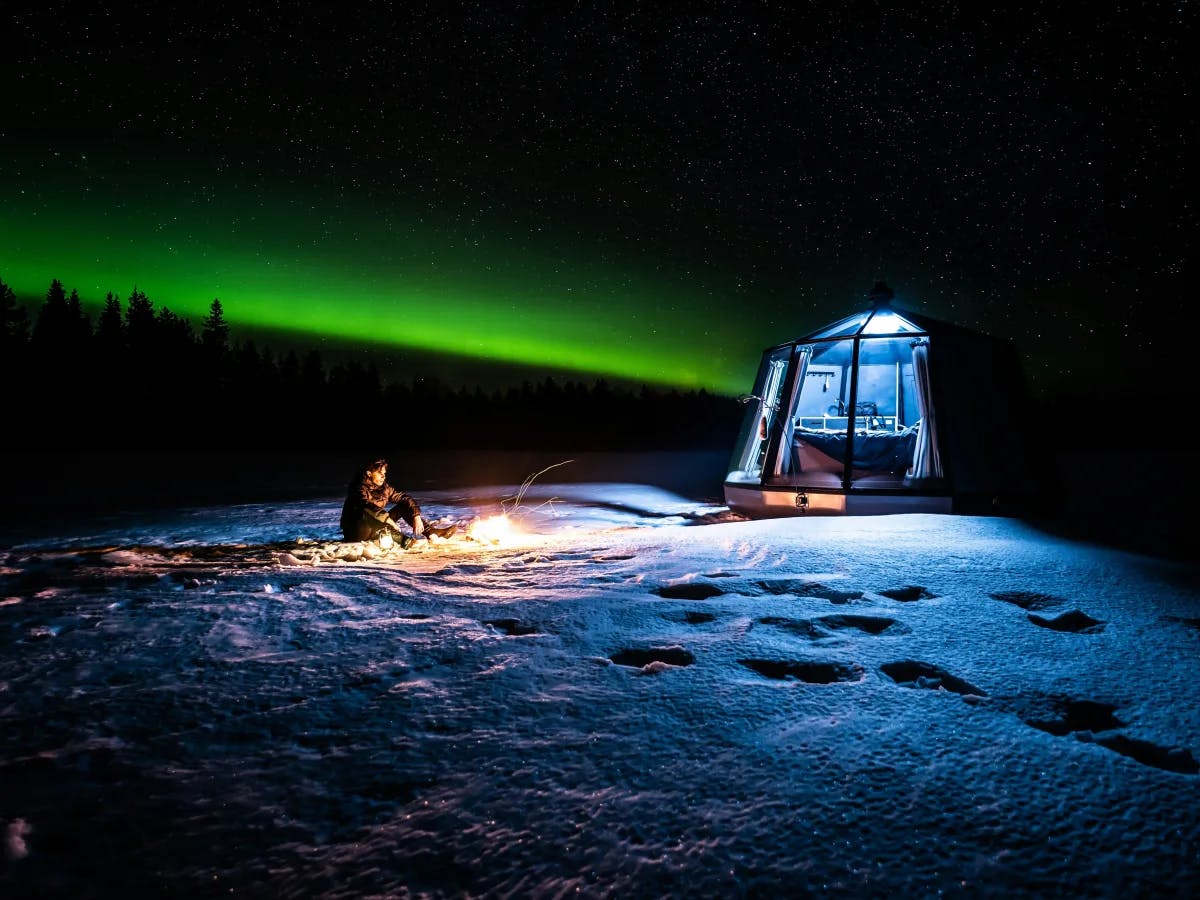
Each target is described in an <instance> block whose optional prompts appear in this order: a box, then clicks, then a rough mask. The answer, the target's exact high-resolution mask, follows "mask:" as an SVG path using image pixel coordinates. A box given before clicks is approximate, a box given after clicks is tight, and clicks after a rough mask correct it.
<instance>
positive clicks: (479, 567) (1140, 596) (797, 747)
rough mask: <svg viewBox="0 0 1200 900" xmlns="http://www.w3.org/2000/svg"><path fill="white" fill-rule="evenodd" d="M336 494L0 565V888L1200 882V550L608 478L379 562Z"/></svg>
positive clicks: (143, 528) (450, 889) (74, 539)
mask: <svg viewBox="0 0 1200 900" xmlns="http://www.w3.org/2000/svg"><path fill="white" fill-rule="evenodd" d="M544 477H546V478H547V479H550V478H552V477H553V473H547V475H546V476H544ZM518 495H519V496H518ZM340 499H341V498H340V496H327V497H324V498H317V499H313V498H308V499H293V500H287V501H284V502H278V503H259V502H255V503H241V504H239V503H230V504H224V503H223V504H220V505H214V506H189V507H176V508H173V509H159V510H150V511H147V510H142V511H140V512H137V513H129V514H124V515H118V514H102V513H99V512H97V513H94V514H91V515H88V516H77V517H72V518H71V519H70V521H68V522H64V523H63V524H62V526H60V527H58V529H57V531H56V533H54V534H53V536H51V535H50V534H47V533H46V532H45V531H44V530H43V531H41V532H37V531H36V530H30V531H29V532H28V533H23V534H21V535H20V536H19V537H15V538H12V539H10V540H9V541H8V542H7V543H5V544H4V545H3V546H0V553H2V556H0V560H2V563H3V567H2V568H0V829H2V830H3V840H4V844H3V851H4V852H3V858H2V859H0V897H5V898H24V897H34V896H36V897H63V898H66V897H70V898H89V897H126V896H131V895H137V896H155V897H216V896H229V895H236V896H252V897H297V898H299V897H322V898H358V897H395V898H408V897H513V898H516V897H566V896H584V897H613V898H616V897H622V898H628V897H683V896H687V897H723V898H724V897H768V896H770V897H777V896H828V897H842V896H855V897H857V896H878V897H927V896H939V895H942V896H952V897H979V896H997V897H1001V896H1003V897H1009V896H1013V895H1022V894H1024V895H1034V896H1088V897H1133V896H1136V897H1147V896H1165V897H1184V896H1192V895H1194V892H1195V891H1196V890H1197V889H1200V861H1198V859H1200V857H1198V854H1200V765H1198V761H1200V701H1198V700H1197V699H1196V690H1195V686H1196V684H1197V683H1200V579H1197V577H1196V576H1197V571H1196V568H1195V567H1194V566H1193V565H1190V564H1187V563H1185V562H1181V561H1172V560H1169V559H1158V558H1153V557H1150V556H1146V555H1140V554H1136V553H1131V552H1127V551H1122V550H1117V549H1113V548H1108V547H1104V546H1101V545H1097V544H1087V543H1082V542H1077V541H1072V540H1070V539H1068V538H1065V537H1061V536H1055V535H1053V534H1049V533H1047V532H1044V531H1040V530H1038V529H1037V528H1035V527H1033V526H1032V525H1029V524H1026V523H1023V522H1020V521H1018V520H1013V519H1003V518H984V517H956V516H926V515H901V516H881V517H870V518H857V519H856V518H808V519H788V520H779V521H757V522H755V521H744V520H740V519H738V518H737V517H735V516H732V515H731V514H730V513H729V512H728V510H726V509H724V508H723V507H721V506H719V505H713V504H706V503H698V502H697V501H696V500H694V499H689V498H687V497H685V496H682V495H679V494H676V493H672V492H670V491H667V490H664V489H662V488H659V487H652V486H648V485H646V484H641V483H632V482H621V481H610V482H595V483H582V484H580V483H559V482H555V481H552V480H547V481H546V483H540V482H538V481H535V482H533V483H532V484H531V485H529V486H528V487H527V488H526V490H525V491H524V493H521V486H520V485H513V484H502V485H493V486H481V487H474V488H471V489H469V490H468V489H464V490H459V491H428V492H419V499H421V500H422V501H423V505H424V506H425V508H426V512H427V513H428V514H429V516H430V517H431V518H433V519H435V520H440V521H444V522H445V521H455V522H457V523H459V525H460V526H461V530H460V533H459V534H458V535H456V536H455V537H454V538H452V539H450V540H448V541H434V542H432V543H427V542H422V543H420V544H418V545H417V546H415V547H414V548H412V549H409V550H407V551H402V550H399V549H393V550H390V551H387V552H383V551H380V550H378V549H377V548H373V547H370V546H368V545H362V544H344V543H340V542H339V541H338V539H337V538H338V536H337V531H336V529H337V517H338V511H339V509H340ZM505 513H506V514H507V517H508V522H509V524H510V525H511V526H512V528H513V530H511V531H510V532H509V533H507V534H506V535H503V536H499V534H498V533H497V532H492V533H490V534H484V533H483V532H482V531H479V530H478V529H479V527H480V525H481V524H482V523H489V524H492V523H494V520H493V517H495V516H497V515H500V514H505ZM473 524H474V525H475V527H476V529H477V531H476V533H477V534H478V535H479V536H478V538H475V537H472V536H471V534H470V528H471V526H472V525H473Z"/></svg>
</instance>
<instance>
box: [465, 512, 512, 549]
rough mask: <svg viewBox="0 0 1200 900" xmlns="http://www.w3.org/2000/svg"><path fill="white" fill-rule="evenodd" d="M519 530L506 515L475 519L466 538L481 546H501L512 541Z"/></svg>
mask: <svg viewBox="0 0 1200 900" xmlns="http://www.w3.org/2000/svg"><path fill="white" fill-rule="evenodd" d="M520 533H521V530H520V529H519V528H518V527H517V526H516V524H515V523H514V522H512V521H511V520H510V519H509V518H508V515H507V514H501V515H498V516H489V517H488V518H486V519H476V520H475V521H474V522H472V523H471V527H470V528H468V529H467V537H469V538H471V540H474V541H479V542H480V543H482V544H502V543H508V542H510V541H512V540H514V539H515V538H516V537H517V536H518V535H519V534H520Z"/></svg>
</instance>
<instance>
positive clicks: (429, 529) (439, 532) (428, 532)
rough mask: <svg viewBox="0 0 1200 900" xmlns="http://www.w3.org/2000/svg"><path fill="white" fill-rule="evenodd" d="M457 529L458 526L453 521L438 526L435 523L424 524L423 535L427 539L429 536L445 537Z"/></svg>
mask: <svg viewBox="0 0 1200 900" xmlns="http://www.w3.org/2000/svg"><path fill="white" fill-rule="evenodd" d="M457 530H458V526H457V525H455V524H454V523H453V522H451V523H450V524H449V525H443V526H441V527H440V528H439V527H437V526H435V525H426V526H425V537H426V538H427V539H428V538H431V537H440V538H443V539H445V538H448V537H450V535H452V534H454V532H456V531H457Z"/></svg>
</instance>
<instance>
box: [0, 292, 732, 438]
mask: <svg viewBox="0 0 1200 900" xmlns="http://www.w3.org/2000/svg"><path fill="white" fill-rule="evenodd" d="M0 360H2V361H0V366H2V367H3V372H2V374H3V379H4V406H5V415H4V417H5V420H6V423H7V425H8V428H6V431H8V433H9V440H10V441H14V442H16V443H19V444H21V445H22V446H23V447H24V448H25V449H30V448H37V447H48V448H49V447H53V448H55V449H64V448H70V447H80V448H84V447H86V448H102V447H117V448H119V447H139V448H153V447H162V448H169V447H188V448H231V447H232V448H241V447H256V448H270V447H276V446H277V447H279V448H280V450H281V451H292V450H295V449H297V448H299V449H314V450H318V449H319V450H343V449H351V448H359V447H411V448H414V449H422V450H431V449H432V450H436V449H439V448H447V449H450V448H453V449H466V448H472V447H475V448H486V449H526V448H541V449H580V450H583V449H590V450H657V449H664V450H666V449H693V448H696V449H699V448H705V449H707V448H712V449H717V448H732V445H733V441H734V440H735V437H736V432H737V428H738V426H739V425H740V424H741V418H742V408H741V407H740V406H739V404H738V403H737V401H736V400H734V399H733V398H729V397H721V396H718V395H714V394H710V393H708V392H706V391H703V390H700V391H691V392H680V391H675V390H669V391H668V390H657V389H652V388H649V387H642V388H641V389H639V390H633V389H629V388H624V387H619V386H616V385H614V384H611V383H609V382H607V381H605V380H603V379H601V380H597V381H595V382H594V383H592V384H590V385H585V384H583V383H580V382H576V381H562V380H556V379H554V378H552V377H547V378H545V379H544V380H541V381H538V382H536V383H534V382H526V383H525V384H523V385H522V386H521V387H519V388H505V389H503V390H500V389H494V390H493V389H489V388H488V387H487V386H485V385H479V386H476V387H474V388H473V389H466V388H462V387H457V388H456V387H451V386H448V385H444V384H442V383H440V382H439V381H438V380H436V379H430V378H421V377H414V378H413V380H412V381H411V382H410V383H407V384H399V383H385V382H384V381H383V380H382V379H381V377H380V374H379V371H378V369H377V367H376V366H375V365H374V364H373V363H370V362H363V363H357V362H348V363H338V364H334V365H329V366H327V365H326V364H325V363H324V361H323V360H322V358H321V356H320V354H319V352H318V351H316V350H310V351H307V352H299V353H298V352H297V351H295V350H288V351H286V352H282V353H276V352H273V351H272V350H271V349H270V348H269V347H266V346H263V347H259V346H256V344H255V342H254V341H253V340H247V341H244V342H236V341H234V340H233V339H232V336H231V329H230V325H229V322H228V321H227V319H226V317H225V310H224V308H223V307H222V305H221V302H220V300H216V299H215V300H213V302H212V304H211V306H210V309H209V314H208V315H207V316H206V317H205V318H204V319H203V321H202V322H201V323H199V327H198V328H197V327H196V326H195V325H193V323H192V322H190V321H189V320H187V319H186V318H184V317H182V316H179V315H176V314H175V313H173V312H171V310H170V309H168V308H167V307H166V306H160V307H157V308H156V307H155V304H154V302H153V301H152V300H151V299H150V298H149V297H147V296H146V294H145V293H144V292H142V291H140V290H138V289H136V288H135V289H134V290H133V292H132V293H131V294H130V295H129V296H128V297H127V298H126V300H125V302H124V303H122V301H121V299H120V298H119V297H117V296H115V295H113V294H112V293H111V292H110V293H109V294H108V295H107V296H106V298H105V302H104V307H103V309H102V310H101V311H100V312H99V314H98V315H97V317H96V320H95V322H93V321H92V320H91V317H90V316H89V315H88V314H87V313H86V311H85V310H84V309H83V306H82V304H81V302H80V298H79V294H78V292H77V291H75V290H72V291H71V292H70V293H69V294H68V293H67V291H66V290H65V288H64V286H63V284H62V283H61V282H60V281H58V280H57V279H55V280H53V281H52V282H51V283H50V288H49V290H48V291H47V292H46V298H45V300H44V302H43V303H42V304H41V306H40V308H38V309H37V310H36V311H34V312H33V313H32V315H31V312H30V310H28V309H26V308H25V307H24V306H22V305H21V304H19V303H18V302H17V300H16V297H15V295H14V292H13V290H12V289H11V288H10V287H9V286H8V285H6V284H5V283H4V282H3V281H0Z"/></svg>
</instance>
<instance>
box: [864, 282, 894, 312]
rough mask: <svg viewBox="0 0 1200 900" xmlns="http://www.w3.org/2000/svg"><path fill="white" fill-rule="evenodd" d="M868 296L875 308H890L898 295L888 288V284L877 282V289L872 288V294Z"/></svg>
mask: <svg viewBox="0 0 1200 900" xmlns="http://www.w3.org/2000/svg"><path fill="white" fill-rule="evenodd" d="M867 296H868V297H869V298H870V300H871V304H872V305H873V306H875V307H880V306H888V305H889V304H890V303H891V302H892V298H893V297H895V296H896V295H895V293H893V291H892V289H891V288H890V287H888V286H887V283H886V282H884V281H877V282H875V287H873V288H871V293H870V294H868V295H867Z"/></svg>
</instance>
